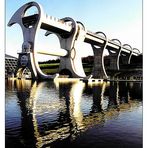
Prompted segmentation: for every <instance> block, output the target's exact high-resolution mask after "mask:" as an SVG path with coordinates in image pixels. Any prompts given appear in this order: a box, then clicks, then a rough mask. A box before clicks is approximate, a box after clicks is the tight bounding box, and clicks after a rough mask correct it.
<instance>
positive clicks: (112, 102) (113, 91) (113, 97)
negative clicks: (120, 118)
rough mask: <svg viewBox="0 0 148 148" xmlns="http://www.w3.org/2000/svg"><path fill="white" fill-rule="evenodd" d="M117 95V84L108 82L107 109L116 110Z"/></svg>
mask: <svg viewBox="0 0 148 148" xmlns="http://www.w3.org/2000/svg"><path fill="white" fill-rule="evenodd" d="M118 93H119V88H118V82H110V87H109V103H108V107H115V108H118V106H119V100H118V97H119V96H118Z"/></svg>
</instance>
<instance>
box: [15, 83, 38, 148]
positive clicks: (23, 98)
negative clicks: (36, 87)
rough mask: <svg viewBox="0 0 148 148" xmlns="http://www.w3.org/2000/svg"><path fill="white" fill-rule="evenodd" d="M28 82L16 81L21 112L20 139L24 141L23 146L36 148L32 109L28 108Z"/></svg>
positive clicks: (29, 84) (29, 86)
mask: <svg viewBox="0 0 148 148" xmlns="http://www.w3.org/2000/svg"><path fill="white" fill-rule="evenodd" d="M27 82H29V81H22V80H18V81H17V97H18V100H19V101H18V102H19V106H20V110H21V120H22V126H21V127H22V128H21V133H22V138H23V140H24V142H23V144H24V145H27V146H28V145H29V146H30V147H36V146H35V145H36V142H35V141H36V137H35V136H34V125H33V114H32V107H31V108H30V107H29V102H30V88H31V83H30V82H29V83H27Z"/></svg>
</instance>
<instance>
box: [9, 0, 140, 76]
mask: <svg viewBox="0 0 148 148" xmlns="http://www.w3.org/2000/svg"><path fill="white" fill-rule="evenodd" d="M31 7H36V8H37V10H38V13H36V14H33V15H29V16H26V15H25V14H26V11H27V10H28V9H30V8H31ZM15 23H18V24H19V25H20V26H21V29H22V32H23V39H24V40H23V43H22V51H21V52H20V53H18V54H19V58H18V66H17V70H16V71H17V72H19V73H23V71H24V69H25V68H26V67H27V68H29V70H30V72H31V77H32V79H54V78H55V77H58V75H57V74H55V75H47V74H45V73H43V72H42V70H41V69H40V67H39V64H38V61H37V58H36V55H37V54H45V55H55V56H60V66H59V73H60V72H61V71H63V70H68V71H69V72H70V73H71V76H72V77H74V78H90V77H92V78H97V79H107V78H108V75H107V73H106V70H105V67H104V51H105V50H106V49H107V50H108V52H109V56H110V61H111V64H110V69H112V70H119V69H120V66H119V62H120V61H119V59H120V58H121V59H123V60H122V61H124V62H125V64H130V60H131V57H132V56H138V55H140V54H141V53H140V51H139V50H138V49H136V48H132V47H131V46H130V45H129V44H122V43H121V42H120V41H119V40H118V39H108V38H107V36H106V35H105V34H104V33H103V32H100V31H98V32H91V31H88V30H87V29H86V28H85V26H84V25H83V24H82V23H81V22H79V21H75V20H74V19H72V18H70V17H65V18H62V19H57V18H55V17H52V16H48V15H46V14H45V13H44V11H43V8H42V6H41V5H40V4H38V3H36V2H29V3H27V4H24V5H23V6H22V7H20V8H19V9H18V10H17V11H16V12H15V13H14V15H13V16H12V17H11V19H10V21H9V23H8V26H12V25H13V24H15ZM40 29H43V30H46V31H47V32H46V33H45V36H48V35H50V34H55V35H57V37H58V39H59V42H60V46H61V49H60V50H59V52H55V51H54V49H53V51H44V50H42V51H38V49H36V47H35V41H36V36H37V33H38V32H39V30H40ZM81 42H85V43H88V44H90V45H91V47H92V50H93V52H94V65H93V70H92V73H91V75H90V76H86V74H85V72H84V68H83V66H82V57H81V55H80V54H79V48H78V44H79V43H81ZM84 50H85V49H84Z"/></svg>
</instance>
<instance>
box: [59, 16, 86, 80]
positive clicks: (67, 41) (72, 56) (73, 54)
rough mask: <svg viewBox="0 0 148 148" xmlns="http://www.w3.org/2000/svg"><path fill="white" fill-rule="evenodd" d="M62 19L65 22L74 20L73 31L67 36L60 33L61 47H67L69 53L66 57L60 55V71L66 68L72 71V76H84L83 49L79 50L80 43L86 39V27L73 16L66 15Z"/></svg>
mask: <svg viewBox="0 0 148 148" xmlns="http://www.w3.org/2000/svg"><path fill="white" fill-rule="evenodd" d="M62 20H63V21H64V22H68V21H69V22H72V26H73V31H72V33H71V35H70V36H69V37H67V38H63V37H61V36H59V35H58V37H59V40H60V45H61V48H63V49H66V50H67V51H68V53H69V54H68V55H67V56H65V57H60V67H59V72H60V71H62V70H64V69H66V70H69V71H70V72H71V76H72V77H74V78H84V77H86V75H85V72H84V69H83V66H82V59H81V58H82V57H81V54H80V52H81V51H80V50H79V46H78V44H79V43H80V42H83V41H84V39H85V33H86V31H85V28H84V26H83V25H81V24H78V23H77V22H75V21H74V20H73V19H72V18H67V17H66V18H63V19H62Z"/></svg>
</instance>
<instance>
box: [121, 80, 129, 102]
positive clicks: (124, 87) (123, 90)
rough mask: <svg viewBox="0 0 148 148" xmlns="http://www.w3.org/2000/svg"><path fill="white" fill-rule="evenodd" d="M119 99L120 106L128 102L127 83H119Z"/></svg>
mask: <svg viewBox="0 0 148 148" xmlns="http://www.w3.org/2000/svg"><path fill="white" fill-rule="evenodd" d="M119 99H120V103H121V104H122V103H128V101H129V95H128V84H127V82H119Z"/></svg>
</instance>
